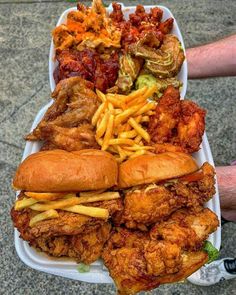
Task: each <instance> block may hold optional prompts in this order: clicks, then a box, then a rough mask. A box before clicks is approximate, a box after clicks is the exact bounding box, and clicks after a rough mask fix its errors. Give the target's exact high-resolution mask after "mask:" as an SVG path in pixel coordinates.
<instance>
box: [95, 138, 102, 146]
mask: <svg viewBox="0 0 236 295" xmlns="http://www.w3.org/2000/svg"><path fill="white" fill-rule="evenodd" d="M95 138H96V136H95ZM96 141H97V143H98V144H99V145H100V146H102V144H103V140H102V138H96Z"/></svg>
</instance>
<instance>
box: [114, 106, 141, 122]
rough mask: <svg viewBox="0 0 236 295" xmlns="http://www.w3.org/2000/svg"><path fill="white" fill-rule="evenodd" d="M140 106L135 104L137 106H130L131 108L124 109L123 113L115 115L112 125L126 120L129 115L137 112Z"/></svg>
mask: <svg viewBox="0 0 236 295" xmlns="http://www.w3.org/2000/svg"><path fill="white" fill-rule="evenodd" d="M140 107H142V106H140V105H137V106H134V107H131V108H129V109H127V110H125V111H124V112H123V113H121V114H119V115H117V116H116V118H115V122H114V125H115V126H118V125H119V124H121V123H122V122H123V121H125V120H127V119H128V118H129V117H130V116H131V115H133V114H134V113H137V112H138V110H139V109H140Z"/></svg>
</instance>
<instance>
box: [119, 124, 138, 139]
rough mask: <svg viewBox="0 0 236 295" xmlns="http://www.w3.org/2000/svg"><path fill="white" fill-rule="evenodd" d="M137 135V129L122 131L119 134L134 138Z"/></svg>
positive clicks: (122, 136) (121, 136) (123, 136)
mask: <svg viewBox="0 0 236 295" xmlns="http://www.w3.org/2000/svg"><path fill="white" fill-rule="evenodd" d="M128 126H130V125H128ZM136 136H137V131H136V130H131V131H125V132H121V133H120V134H119V137H120V138H134V137H136Z"/></svg>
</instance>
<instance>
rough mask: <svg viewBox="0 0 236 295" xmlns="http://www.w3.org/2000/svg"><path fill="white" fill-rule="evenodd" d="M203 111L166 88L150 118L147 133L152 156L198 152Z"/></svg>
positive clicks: (175, 90)
mask: <svg viewBox="0 0 236 295" xmlns="http://www.w3.org/2000/svg"><path fill="white" fill-rule="evenodd" d="M205 115H206V111H205V110H203V109H202V108H200V107H199V106H198V105H197V104H196V103H194V102H192V101H190V100H180V94H179V90H177V89H175V88H174V87H173V86H168V87H167V89H166V90H165V92H164V94H163V95H162V97H161V98H160V101H159V103H158V104H157V107H156V110H155V114H154V115H153V116H152V117H151V118H150V122H149V126H148V132H149V133H150V135H151V140H152V142H153V143H154V144H153V146H154V147H155V152H156V153H162V152H166V151H182V152H187V153H193V152H196V151H198V150H199V148H200V144H201V142H202V136H203V134H204V130H205Z"/></svg>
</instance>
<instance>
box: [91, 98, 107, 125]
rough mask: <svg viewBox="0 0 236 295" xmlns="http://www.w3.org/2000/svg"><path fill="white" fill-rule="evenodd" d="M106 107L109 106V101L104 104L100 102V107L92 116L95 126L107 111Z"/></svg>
mask: <svg viewBox="0 0 236 295" xmlns="http://www.w3.org/2000/svg"><path fill="white" fill-rule="evenodd" d="M106 107H107V102H103V103H102V104H100V106H99V107H98V109H97V110H96V112H95V114H94V115H93V118H92V125H93V126H95V125H96V124H97V121H98V119H99V118H100V116H101V114H102V113H103V112H104V111H105V109H106Z"/></svg>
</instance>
